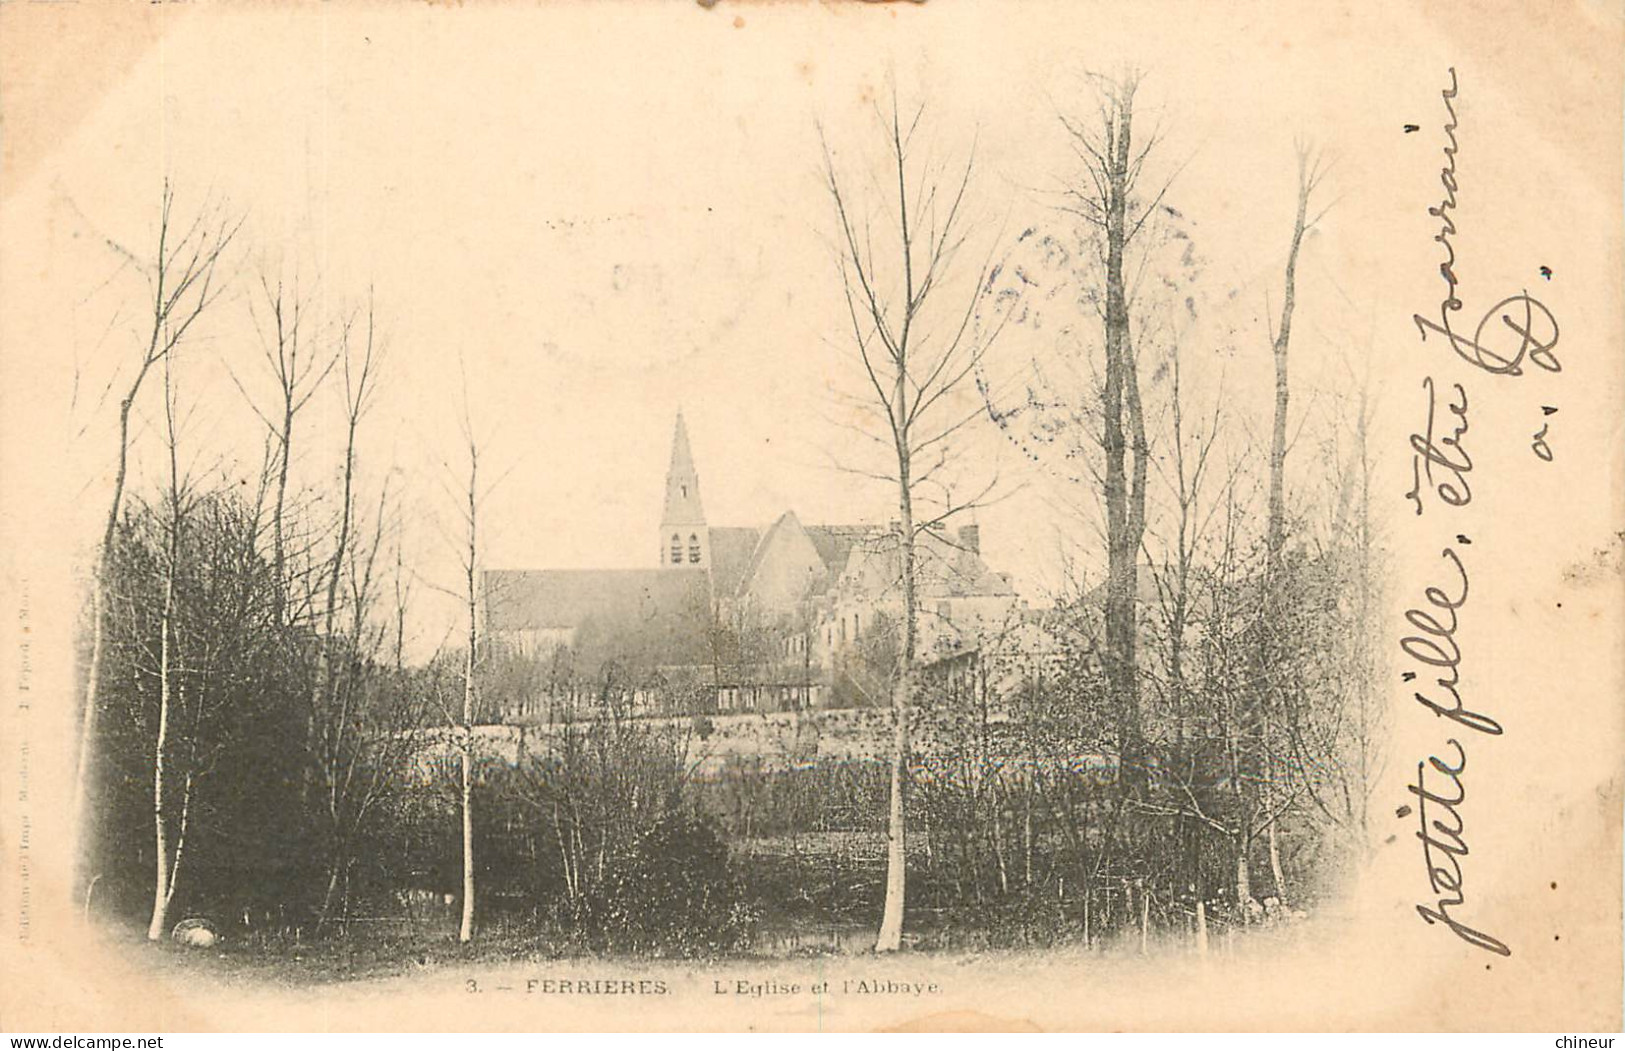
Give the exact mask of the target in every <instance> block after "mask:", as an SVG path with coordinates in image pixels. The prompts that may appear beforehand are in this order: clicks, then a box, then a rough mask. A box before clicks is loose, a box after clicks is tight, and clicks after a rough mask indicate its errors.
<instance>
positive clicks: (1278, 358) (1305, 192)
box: [1237, 144, 1326, 902]
mask: <svg viewBox="0 0 1625 1051" xmlns="http://www.w3.org/2000/svg"><path fill="white" fill-rule="evenodd" d="M1297 152H1298V208H1297V216H1296V218H1295V219H1294V221H1293V225H1292V241H1291V245H1290V247H1289V248H1288V250H1287V257H1286V275H1285V280H1284V283H1283V299H1282V302H1281V321H1280V326H1279V327H1278V328H1277V329H1276V330H1275V333H1274V335H1273V338H1272V339H1271V347H1272V351H1273V357H1274V360H1275V414H1274V419H1273V424H1272V427H1271V432H1270V459H1269V510H1268V518H1267V520H1266V526H1265V532H1264V547H1265V561H1264V576H1265V583H1264V604H1263V606H1262V607H1261V613H1262V616H1263V624H1262V625H1261V627H1260V630H1259V642H1260V652H1259V682H1260V684H1261V685H1262V686H1263V692H1264V696H1263V697H1261V698H1260V699H1259V703H1258V704H1257V705H1249V706H1248V710H1247V711H1246V713H1245V716H1244V718H1245V722H1246V725H1245V726H1244V728H1243V732H1244V734H1245V735H1246V736H1247V739H1248V741H1249V742H1252V743H1254V744H1253V747H1254V748H1256V750H1257V751H1258V752H1262V753H1263V754H1261V755H1257V756H1255V757H1254V759H1253V762H1252V763H1251V764H1250V765H1252V766H1255V767H1256V766H1259V765H1262V766H1264V767H1269V768H1270V769H1263V770H1255V771H1254V773H1256V774H1257V775H1258V776H1255V777H1252V778H1248V779H1247V783H1248V784H1249V785H1256V786H1261V787H1263V789H1264V791H1265V793H1266V795H1267V794H1268V793H1269V790H1270V789H1269V786H1270V785H1272V784H1273V783H1274V782H1275V780H1276V778H1275V771H1274V770H1273V766H1274V759H1273V757H1272V756H1271V755H1270V754H1269V752H1270V750H1269V748H1268V746H1267V743H1266V742H1265V739H1266V738H1268V737H1269V736H1270V733H1269V729H1270V726H1271V722H1272V715H1276V714H1277V713H1275V712H1272V709H1279V708H1280V704H1279V703H1276V702H1277V701H1278V699H1277V698H1274V694H1275V693H1276V692H1277V691H1276V688H1275V684H1274V679H1275V678H1276V676H1277V675H1278V673H1279V670H1280V661H1278V660H1277V659H1276V654H1274V653H1273V652H1272V645H1271V644H1272V642H1273V640H1274V635H1275V632H1274V631H1273V630H1272V628H1271V626H1272V625H1276V624H1279V623H1281V621H1282V618H1281V617H1280V616H1279V612H1280V608H1281V606H1282V596H1281V594H1280V590H1281V588H1282V587H1283V585H1284V581H1283V576H1282V571H1283V567H1282V558H1283V556H1284V554H1285V552H1286V532H1287V528H1286V456H1287V411H1288V407H1289V399H1290V394H1291V388H1290V384H1289V382H1288V378H1287V377H1288V371H1287V361H1288V353H1289V352H1290V350H1291V346H1292V314H1293V311H1294V310H1295V309H1296V307H1297V284H1298V280H1297V279H1298V253H1299V251H1300V250H1301V248H1302V246H1303V238H1304V234H1306V233H1307V232H1308V231H1309V230H1311V229H1313V228H1314V225H1315V223H1317V222H1319V220H1320V218H1321V217H1322V216H1324V215H1325V214H1326V213H1325V211H1324V210H1322V211H1320V212H1319V213H1317V214H1315V215H1313V216H1311V215H1309V202H1310V198H1311V197H1312V196H1313V194H1314V192H1315V190H1316V189H1317V188H1318V187H1319V186H1320V184H1321V181H1322V180H1323V179H1324V177H1325V168H1324V167H1323V165H1322V163H1321V161H1320V158H1319V157H1317V156H1313V155H1312V154H1311V152H1310V150H1309V149H1308V148H1307V147H1306V146H1303V145H1301V144H1300V145H1299V146H1298V151H1297ZM1264 810H1265V811H1266V812H1267V813H1269V814H1271V815H1273V814H1275V812H1276V810H1275V806H1274V801H1273V800H1271V799H1268V798H1266V799H1265V800H1264ZM1264 832H1265V840H1266V843H1267V846H1268V852H1269V862H1270V876H1271V880H1272V882H1273V885H1274V889H1275V896H1276V898H1277V899H1279V900H1280V901H1282V902H1285V901H1286V886H1285V882H1286V880H1285V876H1284V875H1283V873H1282V871H1281V853H1280V843H1279V838H1278V836H1277V834H1276V822H1275V818H1274V817H1273V816H1271V817H1270V819H1269V821H1268V824H1267V825H1266V826H1265V829H1264ZM1248 863H1249V859H1248V854H1247V851H1246V849H1245V845H1244V849H1243V851H1242V854H1241V857H1240V858H1239V859H1238V860H1237V866H1238V870H1237V885H1238V887H1239V886H1244V885H1246V883H1247V882H1248V879H1247V874H1246V872H1245V869H1246V866H1247V865H1248Z"/></svg>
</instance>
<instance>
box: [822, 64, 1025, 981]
mask: <svg viewBox="0 0 1625 1051" xmlns="http://www.w3.org/2000/svg"><path fill="white" fill-rule="evenodd" d="M923 113H924V106H923V105H922V106H920V107H919V108H917V109H916V110H915V112H914V115H913V116H912V118H911V119H910V120H909V121H908V122H907V123H906V125H905V123H904V121H903V120H902V114H901V113H900V111H899V107H898V103H897V98H896V93H895V91H894V92H893V96H892V100H891V108H890V113H889V114H882V115H880V123H881V125H882V126H883V128H884V130H885V135H886V159H885V162H884V166H885V170H884V176H883V178H884V179H885V182H886V183H889V184H892V186H894V188H895V196H893V197H892V199H891V200H890V201H889V203H887V204H885V205H884V206H883V207H884V209H885V212H886V213H887V217H886V221H885V232H884V233H883V234H882V235H881V236H882V238H883V239H888V240H886V241H885V243H883V245H882V246H881V247H879V248H877V247H876V243H875V233H876V231H874V230H873V229H872V228H871V226H872V224H871V220H870V214H869V212H868V210H867V209H862V208H861V207H860V205H859V204H858V202H857V201H855V200H854V199H853V198H852V196H851V194H850V193H849V192H848V189H847V187H846V185H845V184H843V182H842V180H841V178H840V176H839V175H838V174H837V171H836V167H835V160H834V156H833V154H832V153H831V151H830V148H829V145H828V143H827V142H825V143H824V175H825V185H826V188H827V189H828V191H829V194H830V198H831V200H832V202H833V205H834V209H835V217H836V221H837V234H836V242H837V243H836V250H835V255H836V268H837V272H838V275H839V277H840V282H841V291H842V294H843V296H844V301H845V304H846V309H847V315H848V322H849V324H850V328H851V331H850V336H851V339H852V341H853V346H854V348H855V350H856V357H857V359H858V362H859V363H860V365H861V367H862V370H863V377H864V380H865V382H866V383H867V398H868V399H869V404H870V405H871V407H872V408H873V409H874V410H876V414H877V415H878V416H880V417H881V418H882V421H883V424H884V433H883V434H881V435H871V437H873V438H875V440H876V441H878V442H879V443H881V444H882V445H883V446H884V447H886V448H887V449H888V452H889V455H890V459H891V468H890V469H889V470H887V471H884V472H881V473H878V474H876V475H874V477H877V478H880V479H883V480H885V481H887V482H889V483H891V484H894V485H895V486H896V493H897V517H898V527H897V533H896V544H897V546H898V562H899V573H900V577H901V592H902V597H903V615H902V625H901V636H902V637H901V645H900V654H899V661H898V669H897V674H896V678H895V681H894V684H893V689H892V748H891V782H890V797H889V804H888V811H887V824H886V829H887V831H886V841H887V850H886V897H885V905H884V909H883V912H882V916H881V922H880V931H879V935H878V937H877V938H876V941H875V950H876V951H877V952H894V951H896V950H897V949H898V948H900V947H901V945H902V935H903V904H904V895H905V891H906V875H905V873H906V862H907V849H906V848H907V844H906V840H905V836H906V823H905V814H906V792H907V772H908V756H909V718H910V712H911V708H912V701H913V692H914V674H915V668H914V663H915V648H916V642H917V637H918V608H917V600H916V593H915V576H916V568H917V567H916V558H915V555H916V541H917V539H918V535H919V534H920V533H922V532H926V531H939V530H940V529H941V527H942V525H943V523H944V521H945V520H946V519H947V517H948V516H949V515H951V514H954V513H956V512H958V511H961V510H964V509H965V508H966V507H969V506H972V505H973V504H974V503H975V501H974V500H972V501H964V502H961V503H959V504H954V503H953V501H952V500H951V499H950V500H949V501H948V502H947V503H946V505H945V507H944V509H943V511H942V513H940V514H936V515H929V516H922V515H920V514H918V511H919V506H918V505H919V504H920V501H921V493H922V490H923V488H924V487H925V486H926V485H928V484H930V483H931V482H932V480H933V476H934V475H935V474H936V473H937V472H938V471H939V470H941V469H943V468H944V467H945V466H946V465H947V464H948V462H949V459H950V457H949V450H950V442H951V440H952V439H953V438H954V436H955V435H956V434H958V433H959V432H960V431H961V429H962V428H963V427H964V426H966V425H967V424H968V423H970V422H971V421H972V420H973V419H975V418H976V417H977V416H979V415H980V412H981V405H980V404H977V405H976V406H975V407H974V409H973V411H971V412H969V413H967V412H965V411H964V408H963V406H961V405H959V404H958V400H957V399H956V397H955V396H956V395H957V394H959V393H960V392H961V391H963V390H964V389H965V388H966V387H967V385H968V384H967V381H968V380H970V379H971V377H972V376H973V374H974V373H975V371H976V369H977V363H978V361H979V360H980V359H981V357H982V355H983V353H984V352H985V351H986V350H987V348H988V346H989V345H990V344H991V343H992V341H993V340H994V339H995V338H996V337H997V335H998V331H999V329H1000V328H1001V327H1002V324H1003V320H1002V319H1003V318H1004V317H1008V310H1009V307H1008V305H1006V306H1005V307H1004V308H1003V309H1004V313H1003V314H1002V316H995V317H994V318H993V319H992V321H991V323H986V322H985V319H980V318H978V316H977V307H978V305H979V304H980V303H982V302H983V300H982V297H981V294H980V293H981V289H982V287H983V286H984V285H985V283H986V280H987V277H988V273H989V269H990V267H989V265H988V264H987V263H986V262H984V263H983V265H982V266H981V268H980V270H979V272H977V274H976V281H975V283H974V284H972V285H967V286H965V287H964V289H963V290H962V292H961V293H960V294H962V295H963V303H962V305H956V304H955V303H954V302H953V300H952V299H950V298H947V297H948V296H950V295H952V294H953V293H952V292H951V291H950V290H951V289H952V287H953V286H952V285H951V284H949V281H950V279H951V276H952V272H953V270H954V266H953V264H954V261H955V259H956V257H957V256H958V255H959V253H960V250H961V249H962V248H963V247H964V245H965V241H966V237H967V235H968V233H969V230H968V229H967V225H968V224H967V220H966V218H965V212H964V205H965V197H966V191H967V190H968V189H969V186H970V181H971V174H972V170H973V168H974V163H975V155H974V151H973V152H972V153H971V155H970V157H969V158H967V160H966V161H965V164H964V168H963V171H961V172H959V173H958V174H957V175H953V174H950V173H948V172H945V171H942V170H940V169H938V168H936V167H934V166H932V165H929V164H923V163H916V162H915V161H914V158H913V152H912V149H911V147H912V145H913V141H914V136H915V134H916V132H917V131H918V129H919V126H920V118H921V116H922V115H923ZM881 192H882V193H883V194H884V195H886V196H890V195H891V191H890V190H888V191H881ZM883 199H884V198H883ZM985 495H986V490H983V492H982V493H981V496H985Z"/></svg>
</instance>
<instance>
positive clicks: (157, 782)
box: [147, 357, 192, 941]
mask: <svg viewBox="0 0 1625 1051" xmlns="http://www.w3.org/2000/svg"><path fill="white" fill-rule="evenodd" d="M164 437H165V443H166V446H167V450H166V451H167V457H166V461H167V464H168V474H167V478H168V487H167V489H166V491H165V493H164V504H165V510H166V512H167V516H166V521H165V527H166V532H167V534H168V536H167V539H166V543H165V550H164V558H163V563H162V565H163V575H164V598H163V610H162V612H161V613H160V614H159V618H158V630H159V640H158V654H159V656H158V732H157V735H156V738H155V740H154V741H153V747H152V827H153V835H154V851H153V860H154V864H155V865H156V873H155V874H154V877H153V883H152V918H151V920H150V921H149V922H148V924H147V940H148V941H157V940H159V939H160V938H162V937H163V936H164V929H165V928H166V927H167V926H168V924H167V922H166V921H167V918H168V915H169V903H170V901H171V900H173V898H174V896H175V874H176V869H178V868H179V866H180V846H179V844H182V843H184V842H185V836H186V814H187V811H188V810H189V809H190V807H189V806H183V807H182V818H181V821H180V830H179V832H178V838H177V844H178V845H177V848H176V853H175V856H174V857H173V858H172V857H171V855H170V848H169V817H168V815H167V814H166V813H165V802H166V789H167V785H166V784H165V774H166V773H167V772H168V758H169V734H170V716H171V714H172V712H173V711H174V709H175V707H176V704H175V697H174V694H175V681H176V679H177V675H176V669H175V664H176V657H177V654H176V653H175V650H176V641H177V636H178V635H179V634H180V632H179V630H178V629H177V627H176V624H175V605H176V603H175V591H176V578H177V577H179V575H180V572H181V564H180V563H181V532H182V530H183V529H184V527H185V520H186V504H187V503H188V502H189V500H190V497H189V495H188V492H187V488H188V487H187V486H186V485H185V484H184V483H183V482H182V479H181V474H180V454H179V445H180V442H179V439H178V437H177V433H176V425H175V382H174V360H173V358H170V357H166V358H165V359H164ZM191 791H192V783H191V780H190V779H188V781H187V784H186V802H187V803H188V804H189V803H190V802H191Z"/></svg>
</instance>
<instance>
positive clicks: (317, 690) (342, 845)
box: [279, 301, 388, 923]
mask: <svg viewBox="0 0 1625 1051" xmlns="http://www.w3.org/2000/svg"><path fill="white" fill-rule="evenodd" d="M355 325H356V320H355V319H354V318H347V319H345V320H344V321H343V322H342V324H341V325H340V330H339V337H338V338H339V350H338V361H339V363H340V364H341V366H342V368H341V371H340V374H341V376H342V378H343V383H344V424H345V429H344V467H343V471H342V475H341V478H342V481H341V483H340V486H341V488H340V491H339V522H338V531H337V538H336V540H335V541H334V545H333V554H332V558H331V559H330V560H329V561H328V564H327V567H326V573H325V578H326V579H325V600H324V602H323V604H322V623H321V627H320V629H319V630H318V631H317V633H316V638H315V647H316V662H315V664H316V666H315V674H314V675H313V676H312V681H311V698H310V709H311V711H310V719H311V725H312V727H313V730H314V732H313V734H312V738H313V740H312V742H311V743H312V746H313V748H314V750H315V752H316V761H317V764H318V767H319V771H320V774H321V777H322V780H323V782H324V787H325V794H326V807H325V809H326V815H327V818H328V821H329V828H328V835H329V844H330V845H329V852H330V862H329V866H328V881H327V891H326V893H325V896H324V898H323V905H322V922H323V923H325V922H326V920H327V918H328V915H329V913H330V911H331V909H332V906H333V901H334V895H335V891H336V890H337V887H338V881H339V877H340V875H341V873H342V871H343V869H344V868H345V867H346V861H345V856H346V847H347V843H348V839H349V838H350V833H351V831H352V830H350V829H348V828H347V827H346V824H347V821H346V817H347V809H348V808H347V807H346V806H345V802H346V800H345V799H344V798H343V797H344V794H345V789H347V788H348V787H349V786H350V785H351V784H352V783H353V777H354V771H355V765H356V764H357V763H359V762H360V761H361V759H362V754H363V752H364V750H365V749H364V747H362V748H360V749H358V747H357V746H364V745H365V740H364V738H365V737H366V736H367V731H368V730H370V729H371V727H369V726H367V724H366V720H365V719H364V718H363V715H364V712H363V710H362V709H361V707H360V698H359V697H358V696H357V692H358V691H355V690H350V689H346V690H345V691H343V693H344V696H343V699H342V702H341V701H340V700H339V698H337V697H335V692H336V691H335V681H334V679H335V677H334V674H333V668H332V664H333V649H334V647H335V645H336V644H337V642H338V640H336V639H335V638H334V630H335V629H334V625H335V621H336V618H337V616H338V611H339V583H340V581H341V580H342V579H343V578H344V577H345V575H346V572H347V570H348V571H349V573H350V576H351V582H352V587H351V596H350V597H351V598H352V600H353V601H354V602H355V603H356V605H355V607H354V609H353V614H354V618H353V624H352V629H353V630H352V632H351V634H350V636H349V637H348V639H347V640H345V642H344V648H345V649H346V650H347V651H348V653H349V655H350V659H351V661H352V663H353V662H354V661H355V660H357V659H358V657H359V655H360V654H361V653H362V652H364V650H366V649H370V647H367V646H366V645H365V641H364V639H363V638H362V635H363V632H364V630H365V626H366V625H365V617H366V605H365V604H366V602H368V601H369V600H370V598H371V582H372V559H373V558H375V557H376V555H377V551H378V546H379V543H380V542H381V539H382V537H381V535H379V536H375V537H374V540H373V545H372V547H371V549H370V551H369V553H368V555H367V559H366V562H365V569H364V572H363V573H362V574H361V576H360V578H357V576H356V575H355V572H354V570H355V568H356V559H355V557H354V555H355V552H353V551H352V550H351V548H352V540H351V536H350V534H351V530H352V527H353V521H354V518H355V470H356V437H357V434H358V432H359V430H360V427H361V420H362V417H363V416H365V415H366V413H367V409H368V407H369V406H370V404H371V401H372V396H373V393H374V391H375V389H376V386H377V367H378V358H377V343H376V331H375V329H376V325H375V318H374V312H373V306H372V303H371V302H370V301H369V303H368V304H367V315H366V320H365V332H364V333H362V334H360V336H359V341H360V343H361V348H360V350H359V351H357V350H356V349H355V348H353V347H352V345H351V340H352V335H353V334H354V328H355ZM284 389H285V390H286V389H289V388H284ZM285 404H287V405H290V406H291V405H292V404H293V403H292V402H285ZM286 419H287V420H288V422H289V423H291V422H292V416H291V415H290V416H288V417H286ZM284 433H285V434H287V435H289V436H290V437H291V430H290V431H288V432H284ZM282 448H283V450H284V455H283V461H284V462H283V463H282V465H281V466H282V478H281V480H280V481H279V493H280V492H281V489H282V487H283V486H285V485H286V470H287V465H286V462H285V461H286V450H287V448H288V444H287V441H286V440H285V441H284V442H283V444H282ZM387 499H388V491H387V486H386V488H385V492H384V493H383V494H381V495H380V497H379V507H378V517H377V529H378V533H379V534H381V533H382V530H383V522H384V507H385V505H386V502H387ZM348 685H351V686H353V685H355V684H354V683H350V684H348ZM352 702H355V703H356V705H357V707H356V708H354V709H352V706H351V705H352ZM365 805H366V801H365V800H363V806H365ZM363 813H364V811H363Z"/></svg>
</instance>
